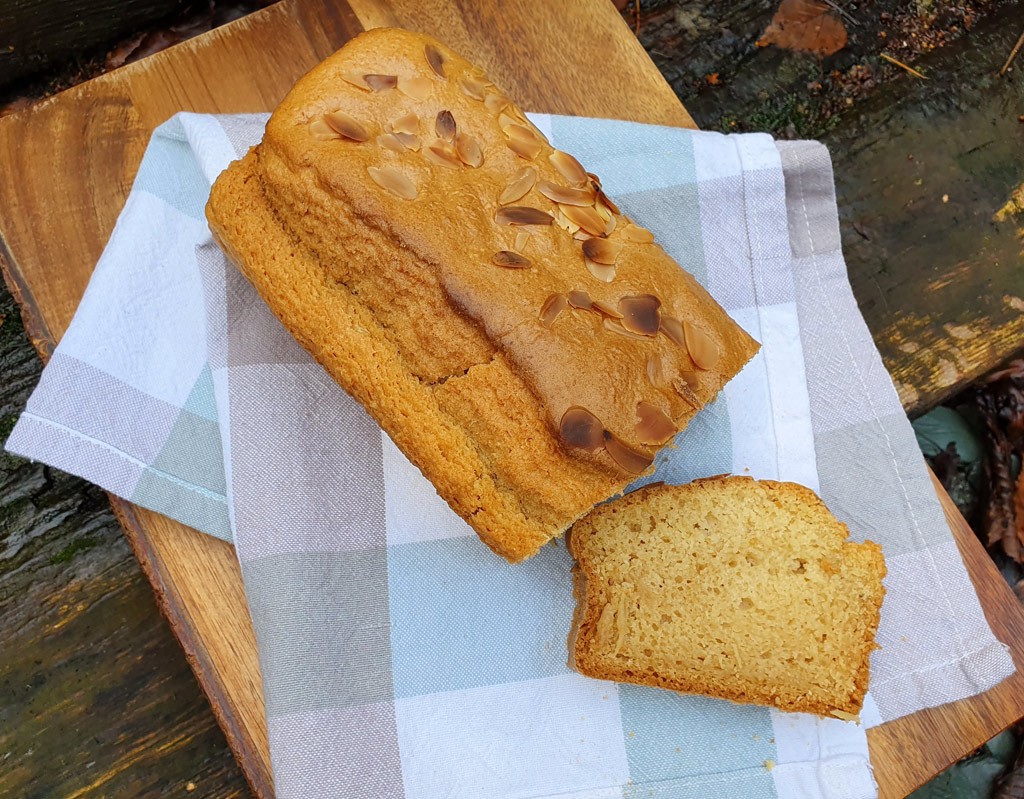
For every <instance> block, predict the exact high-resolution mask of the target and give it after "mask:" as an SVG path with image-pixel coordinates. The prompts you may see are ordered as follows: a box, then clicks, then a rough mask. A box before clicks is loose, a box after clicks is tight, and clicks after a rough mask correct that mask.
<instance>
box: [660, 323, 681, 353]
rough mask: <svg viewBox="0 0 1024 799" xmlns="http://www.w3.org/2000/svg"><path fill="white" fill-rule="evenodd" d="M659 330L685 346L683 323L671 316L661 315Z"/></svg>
mask: <svg viewBox="0 0 1024 799" xmlns="http://www.w3.org/2000/svg"><path fill="white" fill-rule="evenodd" d="M661 332H662V333H664V334H665V335H666V336H668V337H669V339H670V340H672V341H673V342H675V343H676V344H678V345H679V346H680V347H685V346H686V336H685V335H684V334H683V323H682V322H680V321H679V320H678V319H673V318H672V317H671V316H662V317H661Z"/></svg>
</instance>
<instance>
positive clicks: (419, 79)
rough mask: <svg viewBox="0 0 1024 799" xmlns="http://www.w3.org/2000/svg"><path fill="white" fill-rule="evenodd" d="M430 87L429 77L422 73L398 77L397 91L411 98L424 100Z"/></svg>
mask: <svg viewBox="0 0 1024 799" xmlns="http://www.w3.org/2000/svg"><path fill="white" fill-rule="evenodd" d="M432 89H433V86H432V85H431V82H430V78H427V77H424V76H422V75H419V76H416V77H413V78H399V79H398V91H400V92H401V93H402V94H404V95H405V96H406V97H408V98H410V99H412V100H426V99H427V98H428V97H429V96H430V92H431V90H432Z"/></svg>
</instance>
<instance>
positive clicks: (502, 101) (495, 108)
mask: <svg viewBox="0 0 1024 799" xmlns="http://www.w3.org/2000/svg"><path fill="white" fill-rule="evenodd" d="M511 102H512V101H511V100H509V99H508V98H507V97H506V96H505V95H504V94H501V93H500V92H488V93H487V94H486V95H485V96H484V106H485V107H486V108H487V110H488V111H490V112H491V113H492V114H497V113H498V112H500V111H501V110H502V109H503V108H505V107H506V106H508V105H509V104H510V103H511Z"/></svg>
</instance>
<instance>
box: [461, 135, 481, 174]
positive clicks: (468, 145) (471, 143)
mask: <svg viewBox="0 0 1024 799" xmlns="http://www.w3.org/2000/svg"><path fill="white" fill-rule="evenodd" d="M455 152H456V154H457V155H458V156H459V160H461V161H462V163H464V164H466V165H467V166H472V167H478V166H480V165H481V164H482V163H483V162H484V151H483V150H482V149H481V148H480V144H479V143H478V142H477V140H476V139H474V138H473V137H472V136H470V135H469V134H468V133H459V134H457V135H456V136H455Z"/></svg>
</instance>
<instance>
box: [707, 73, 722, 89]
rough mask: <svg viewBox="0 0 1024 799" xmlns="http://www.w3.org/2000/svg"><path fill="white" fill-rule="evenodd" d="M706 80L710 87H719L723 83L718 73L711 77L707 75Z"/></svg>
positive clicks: (712, 74)
mask: <svg viewBox="0 0 1024 799" xmlns="http://www.w3.org/2000/svg"><path fill="white" fill-rule="evenodd" d="M704 80H706V81H707V82H708V86H718V85H719V84H720V83H721V82H722V81H721V79H720V78H719V77H718V73H717V72H712V73H711V74H710V75H705V76H704Z"/></svg>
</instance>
